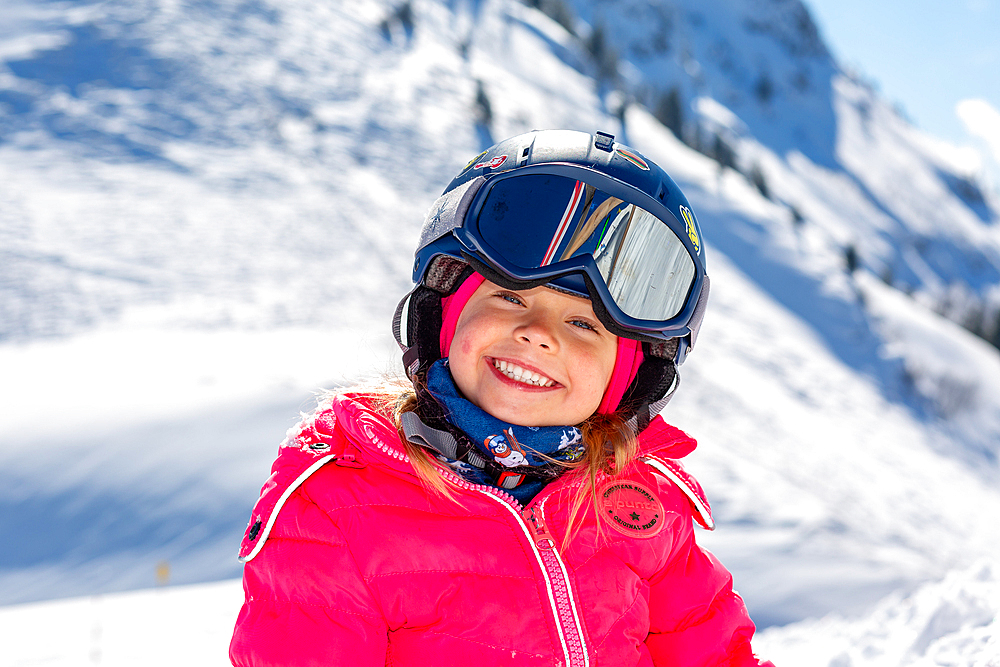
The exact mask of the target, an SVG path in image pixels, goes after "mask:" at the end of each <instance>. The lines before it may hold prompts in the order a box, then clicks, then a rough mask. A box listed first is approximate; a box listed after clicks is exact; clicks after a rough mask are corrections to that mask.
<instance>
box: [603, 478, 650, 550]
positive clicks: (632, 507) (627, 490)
mask: <svg viewBox="0 0 1000 667" xmlns="http://www.w3.org/2000/svg"><path fill="white" fill-rule="evenodd" d="M597 496H598V500H599V502H600V508H601V509H600V512H601V516H603V517H604V519H605V520H606V521H607V522H608V523H609V524H611V527H612V528H614V529H615V530H617V531H618V532H619V533H621V534H623V535H628V536H629V537H652V536H653V535H656V534H657V533H659V532H660V530H662V529H663V521H664V512H663V503H661V502H660V499H659V498H657V497H656V494H654V493H653V492H652V491H650V490H649V489H647V488H646V487H645V486H643V485H642V484H639V483H638V482H632V481H627V482H615V481H612V482H608V484H606V485H605V486H604V487H602V488H601V490H600V491H599V492H598V494H597Z"/></svg>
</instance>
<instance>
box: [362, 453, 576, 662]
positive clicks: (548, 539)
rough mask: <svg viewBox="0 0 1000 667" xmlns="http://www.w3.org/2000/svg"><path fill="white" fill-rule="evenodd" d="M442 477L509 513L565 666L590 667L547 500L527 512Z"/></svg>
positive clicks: (487, 491) (491, 492)
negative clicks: (533, 566)
mask: <svg viewBox="0 0 1000 667" xmlns="http://www.w3.org/2000/svg"><path fill="white" fill-rule="evenodd" d="M375 444H376V446H378V448H379V449H380V450H382V451H383V452H384V453H386V454H388V455H390V456H392V457H393V458H395V459H397V460H400V461H406V462H409V460H410V457H409V456H407V455H406V454H404V453H403V452H400V451H398V450H395V449H393V448H391V447H388V446H384V445H383V444H382V443H381V442H377V443H375ZM441 473H442V474H443V475H444V476H445V477H446V478H447V479H448V480H449V481H450V482H452V483H453V484H455V486H458V487H459V488H462V489H466V490H470V491H477V492H479V493H481V494H483V495H484V496H486V497H487V498H489V499H490V500H492V501H494V502H496V503H497V504H499V505H500V506H501V507H503V508H504V509H505V510H507V511H508V512H509V513H510V515H511V516H512V517H513V518H514V520H515V521H516V522H517V524H518V525H519V526H520V527H521V531H522V532H523V533H524V536H525V538H527V540H528V543H529V544H530V545H531V550H532V552H533V553H534V554H535V560H536V561H537V562H538V566H539V568H540V569H541V572H542V577H543V579H544V580H545V587H546V590H547V592H548V595H549V604H550V605H551V607H552V616H553V618H554V620H555V623H556V630H557V632H558V633H559V642H560V644H561V645H562V650H563V656H564V658H565V660H566V661H565V665H566V667H590V656H589V655H588V654H587V644H586V641H585V640H584V638H583V624H582V623H581V621H580V613H579V611H577V608H576V601H575V600H574V598H573V587H572V585H571V584H570V580H569V572H568V571H567V569H566V564H565V563H564V562H563V559H562V556H560V555H559V550H558V549H557V548H556V541H555V539H554V538H553V537H552V535H551V534H549V532H548V530H547V529H546V527H545V520H544V512H543V507H544V505H545V500H544V499H543V500H542V501H541V502H540V503H536V504H535V505H534V506H532V507H531V508H528V509H527V510H526V508H524V507H522V506H521V503H519V502H518V501H517V499H516V498H514V497H513V496H512V495H510V494H509V493H506V492H505V491H502V490H500V489H497V488H494V487H491V486H487V485H485V484H474V483H472V482H469V481H468V480H465V479H463V478H461V477H459V476H458V475H456V474H455V473H452V472H449V471H447V470H442V471H441ZM525 511H527V513H528V516H525Z"/></svg>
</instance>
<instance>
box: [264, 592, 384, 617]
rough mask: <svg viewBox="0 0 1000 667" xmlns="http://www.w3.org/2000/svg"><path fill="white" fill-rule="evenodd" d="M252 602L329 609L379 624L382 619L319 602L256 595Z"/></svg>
mask: <svg viewBox="0 0 1000 667" xmlns="http://www.w3.org/2000/svg"><path fill="white" fill-rule="evenodd" d="M253 601H254V602H277V603H280V604H293V605H297V606H299V607H318V608H320V609H329V610H331V611H338V612H341V613H344V614H350V615H351V616H360V617H362V618H370V619H373V620H376V621H379V622H382V618H381V617H379V616H376V615H374V614H362V613H361V612H358V611H351V610H350V609H341V608H340V607H334V606H333V605H328V604H320V603H319V602H303V601H302V600H286V599H283V598H279V597H259V596H257V595H254V596H253Z"/></svg>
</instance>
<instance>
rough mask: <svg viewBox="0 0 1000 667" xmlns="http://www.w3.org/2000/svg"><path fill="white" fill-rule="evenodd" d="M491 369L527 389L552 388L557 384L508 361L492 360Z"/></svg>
mask: <svg viewBox="0 0 1000 667" xmlns="http://www.w3.org/2000/svg"><path fill="white" fill-rule="evenodd" d="M493 367H494V368H495V369H497V370H498V371H499V372H500V374H501V375H503V376H504V377H506V378H509V379H511V380H513V381H514V382H520V383H521V384H526V385H528V386H529V387H552V386H554V385H555V384H557V383H556V381H555V380H552V379H551V378H547V377H545V376H544V375H542V374H541V373H538V372H535V371H529V370H528V369H526V368H522V367H520V366H518V365H517V364H514V363H511V362H509V361H503V360H501V359H494V360H493Z"/></svg>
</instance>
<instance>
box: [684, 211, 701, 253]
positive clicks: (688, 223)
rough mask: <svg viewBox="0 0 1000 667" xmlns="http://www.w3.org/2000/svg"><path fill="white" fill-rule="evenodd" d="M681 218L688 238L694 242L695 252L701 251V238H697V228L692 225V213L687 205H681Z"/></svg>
mask: <svg viewBox="0 0 1000 667" xmlns="http://www.w3.org/2000/svg"><path fill="white" fill-rule="evenodd" d="M681 218H683V219H684V226H685V227H686V228H687V234H688V238H689V239H691V243H693V244H694V249H695V252H698V253H701V239H700V238H698V228H697V227H695V226H694V214H693V213H691V209H689V208H688V207H687V206H681Z"/></svg>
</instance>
